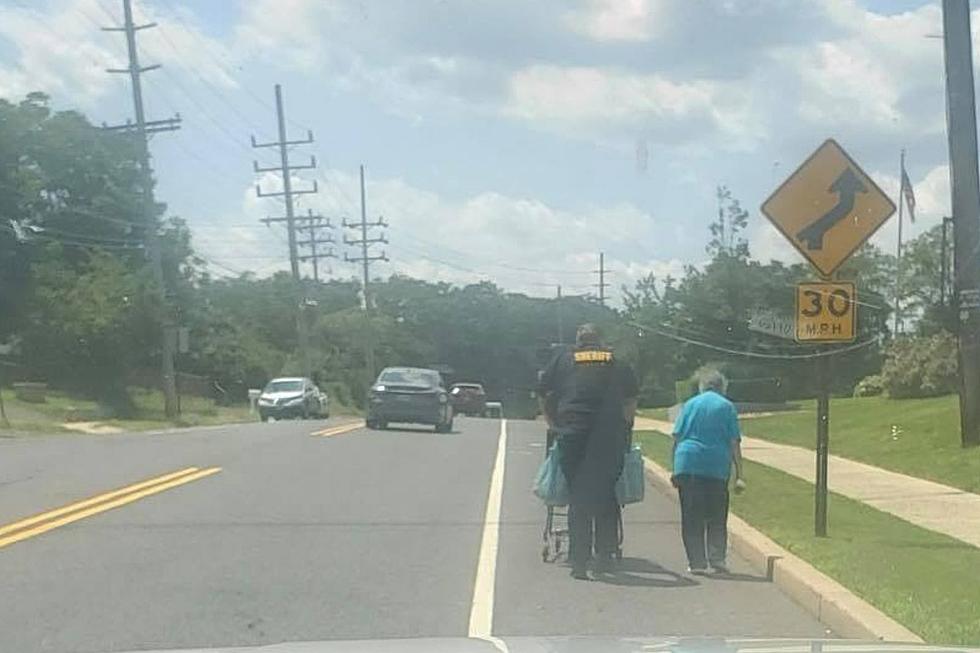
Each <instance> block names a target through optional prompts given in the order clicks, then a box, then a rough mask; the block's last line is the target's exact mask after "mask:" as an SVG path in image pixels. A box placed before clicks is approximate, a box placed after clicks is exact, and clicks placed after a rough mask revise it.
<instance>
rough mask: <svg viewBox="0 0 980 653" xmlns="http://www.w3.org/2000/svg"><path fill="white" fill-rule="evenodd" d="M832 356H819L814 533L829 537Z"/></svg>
mask: <svg viewBox="0 0 980 653" xmlns="http://www.w3.org/2000/svg"><path fill="white" fill-rule="evenodd" d="M829 367H830V357H829V356H820V357H818V358H817V386H818V387H817V446H816V451H817V473H816V476H815V479H816V482H815V484H814V485H815V488H816V494H815V497H814V513H813V534H814V535H816V536H817V537H827V459H828V457H829V456H830V370H829Z"/></svg>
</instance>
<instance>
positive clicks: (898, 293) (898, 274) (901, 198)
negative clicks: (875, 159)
mask: <svg viewBox="0 0 980 653" xmlns="http://www.w3.org/2000/svg"><path fill="white" fill-rule="evenodd" d="M900 160H901V163H900V168H901V169H900V170H899V175H898V247H897V249H896V250H895V327H894V329H892V336H893V337H897V336H898V327H899V324H900V323H901V302H902V222H903V221H904V220H903V217H904V212H903V211H902V209H903V208H904V207H905V192H904V191H905V188H904V187H903V184H904V182H903V180H904V179H905V148H904V147H903V148H902V156H901V159H900Z"/></svg>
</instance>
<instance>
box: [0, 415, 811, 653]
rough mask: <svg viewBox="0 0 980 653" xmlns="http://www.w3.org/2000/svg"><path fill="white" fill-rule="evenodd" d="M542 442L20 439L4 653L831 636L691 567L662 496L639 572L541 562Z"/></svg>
mask: <svg viewBox="0 0 980 653" xmlns="http://www.w3.org/2000/svg"><path fill="white" fill-rule="evenodd" d="M347 421H348V422H349V420H347ZM338 425H339V426H338ZM502 429H503V430H504V431H505V434H506V437H502V433H501V431H502ZM317 432H319V433H321V435H314V434H313V433H317ZM543 439H544V433H543V426H542V425H541V424H540V423H535V422H526V421H509V422H507V423H506V425H505V426H503V425H502V423H501V422H500V421H499V420H478V419H458V420H457V423H456V430H455V432H454V433H451V434H435V433H432V432H431V431H429V430H421V429H420V430H409V429H401V430H392V431H385V432H375V431H367V430H364V429H363V428H357V427H352V426H348V425H346V424H345V420H343V419H342V418H337V419H335V420H331V421H330V422H328V423H324V422H315V421H307V422H304V421H292V422H280V423H274V424H259V423H255V424H245V425H236V426H228V427H219V428H213V427H212V428H207V429H198V430H188V431H182V432H169V433H159V434H149V435H148V434H120V435H112V436H85V435H58V436H33V437H24V438H11V439H0V578H2V579H3V586H4V587H3V591H2V592H0V650H3V651H86V652H89V651H127V650H136V649H165V648H187V647H209V646H219V645H221V646H231V645H257V644H264V643H272V642H280V641H284V640H285V641H309V640H320V639H362V638H391V637H420V636H465V635H467V634H468V633H471V634H484V635H486V634H489V633H492V634H493V635H570V634H571V635H579V634H581V635H593V634H607V635H741V636H769V637H771V636H824V635H826V634H827V633H826V631H825V629H824V628H823V627H822V625H821V624H819V623H818V622H817V621H815V620H814V619H813V618H812V617H811V616H810V615H808V614H807V613H806V612H804V611H803V610H802V609H801V608H799V607H797V606H796V605H795V604H793V603H792V602H791V601H790V600H789V599H787V598H786V597H784V596H783V595H782V594H781V593H780V592H779V591H778V590H777V589H776V588H775V587H774V586H772V585H771V584H770V583H767V582H765V581H764V579H762V578H759V577H757V576H755V575H753V573H752V572H750V571H749V570H748V569H747V568H746V566H745V565H744V563H743V562H742V561H741V560H738V559H735V560H733V561H732V566H733V571H734V572H737V573H736V574H735V577H734V578H733V579H730V580H721V579H705V578H697V579H696V578H693V577H690V576H688V575H687V574H686V573H685V564H684V560H683V553H682V550H681V546H680V536H679V533H678V514H677V506H676V504H675V503H674V502H673V500H672V498H670V497H667V496H664V495H660V494H658V493H657V492H656V490H654V489H653V488H649V491H648V497H647V500H646V501H645V502H644V503H643V504H640V505H636V506H631V507H629V508H628V509H627V511H626V514H625V519H626V523H625V528H624V530H625V534H626V541H625V545H624V549H625V556H626V558H625V560H624V566H623V570H622V572H621V573H618V574H616V575H613V576H610V577H608V578H605V579H604V580H601V581H596V582H581V581H573V580H571V579H570V578H569V577H568V569H567V567H565V566H564V565H562V564H544V563H542V562H541V559H540V551H541V527H542V522H543V511H542V508H541V507H540V506H539V505H538V503H537V501H536V500H535V498H534V497H533V496H532V495H531V494H530V491H529V488H530V485H531V479H532V477H533V475H534V471H535V470H536V468H537V466H538V464H539V462H540V460H541V458H542V455H543V446H542V442H543ZM502 442H505V449H504V450H503V452H502V455H501V456H499V461H498V456H497V452H498V445H499V444H500V443H502ZM194 468H196V469H194ZM495 468H497V472H496V476H497V481H498V484H497V487H496V489H499V493H495V492H491V486H492V485H493V484H492V479H493V477H494V476H495V474H494V470H495ZM166 474H172V475H171V476H168V477H165V478H163V479H160V478H159V477H161V476H163V475H166ZM153 479H155V480H153ZM144 481H148V482H146V483H143V484H142V485H138V486H135V487H133V486H134V485H135V484H139V483H142V482H144ZM119 488H125V489H123V490H121V491H120V492H117V493H115V494H107V493H110V492H111V491H113V490H117V489H119ZM495 494H496V499H495V498H494V497H495ZM91 497H94V498H92V499H91V500H90V501H88V502H85V503H81V504H79V502H83V501H84V500H86V499H89V498H91ZM488 497H490V502H489V503H490V506H491V510H490V511H488ZM494 504H496V505H498V506H499V511H500V512H499V519H498V518H497V516H496V515H495V514H493V513H494V511H493V509H492V508H493V506H494ZM62 506H70V507H67V508H65V509H64V510H62V511H58V512H55V513H53V514H52V513H51V512H50V511H51V510H53V509H57V508H60V507H62ZM42 513H45V514H44V516H42V517H39V518H37V519H36V520H33V521H28V522H26V523H25V522H24V521H23V520H24V519H25V518H30V517H31V516H33V515H39V514H42ZM494 552H496V555H493V553H494ZM491 594H492V596H491ZM474 602H475V603H476V607H474ZM480 623H483V624H484V626H485V630H486V632H483V631H481V628H482V627H481V626H480ZM474 628H475V629H476V630H474Z"/></svg>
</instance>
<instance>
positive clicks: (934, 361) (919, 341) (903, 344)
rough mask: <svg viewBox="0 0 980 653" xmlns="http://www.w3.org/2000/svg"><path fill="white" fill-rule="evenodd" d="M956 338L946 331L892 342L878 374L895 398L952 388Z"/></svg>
mask: <svg viewBox="0 0 980 653" xmlns="http://www.w3.org/2000/svg"><path fill="white" fill-rule="evenodd" d="M956 355H957V352H956V338H955V337H953V335H952V334H950V333H948V332H945V331H944V332H940V333H937V334H935V335H932V336H929V337H916V338H902V339H899V340H896V341H895V342H893V343H892V344H891V345H890V346H889V348H888V352H887V354H886V357H885V364H884V366H883V367H882V370H881V375H882V377H883V378H884V381H885V388H886V389H887V390H888V394H889V396H891V397H893V398H895V399H906V398H913V397H935V396H938V395H944V394H949V393H951V392H955V391H956V385H957V378H956V374H957V361H956Z"/></svg>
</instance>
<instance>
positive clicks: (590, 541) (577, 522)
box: [568, 496, 619, 569]
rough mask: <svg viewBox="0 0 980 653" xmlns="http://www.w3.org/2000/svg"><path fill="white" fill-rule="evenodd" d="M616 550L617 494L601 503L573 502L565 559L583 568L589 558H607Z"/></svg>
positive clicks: (570, 511)
mask: <svg viewBox="0 0 980 653" xmlns="http://www.w3.org/2000/svg"><path fill="white" fill-rule="evenodd" d="M618 549H619V504H618V503H616V497H615V496H612V497H610V498H609V501H607V502H604V503H603V504H602V505H600V506H598V507H595V506H585V505H576V504H574V503H573V504H572V505H570V506H569V507H568V560H569V562H571V563H572V567H574V568H575V569H585V567H586V565H588V563H589V558H591V557H592V552H593V550H594V551H595V556H596V558H608V557H610V556H612V555H614V554H615V553H616V551H617V550H618Z"/></svg>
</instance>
